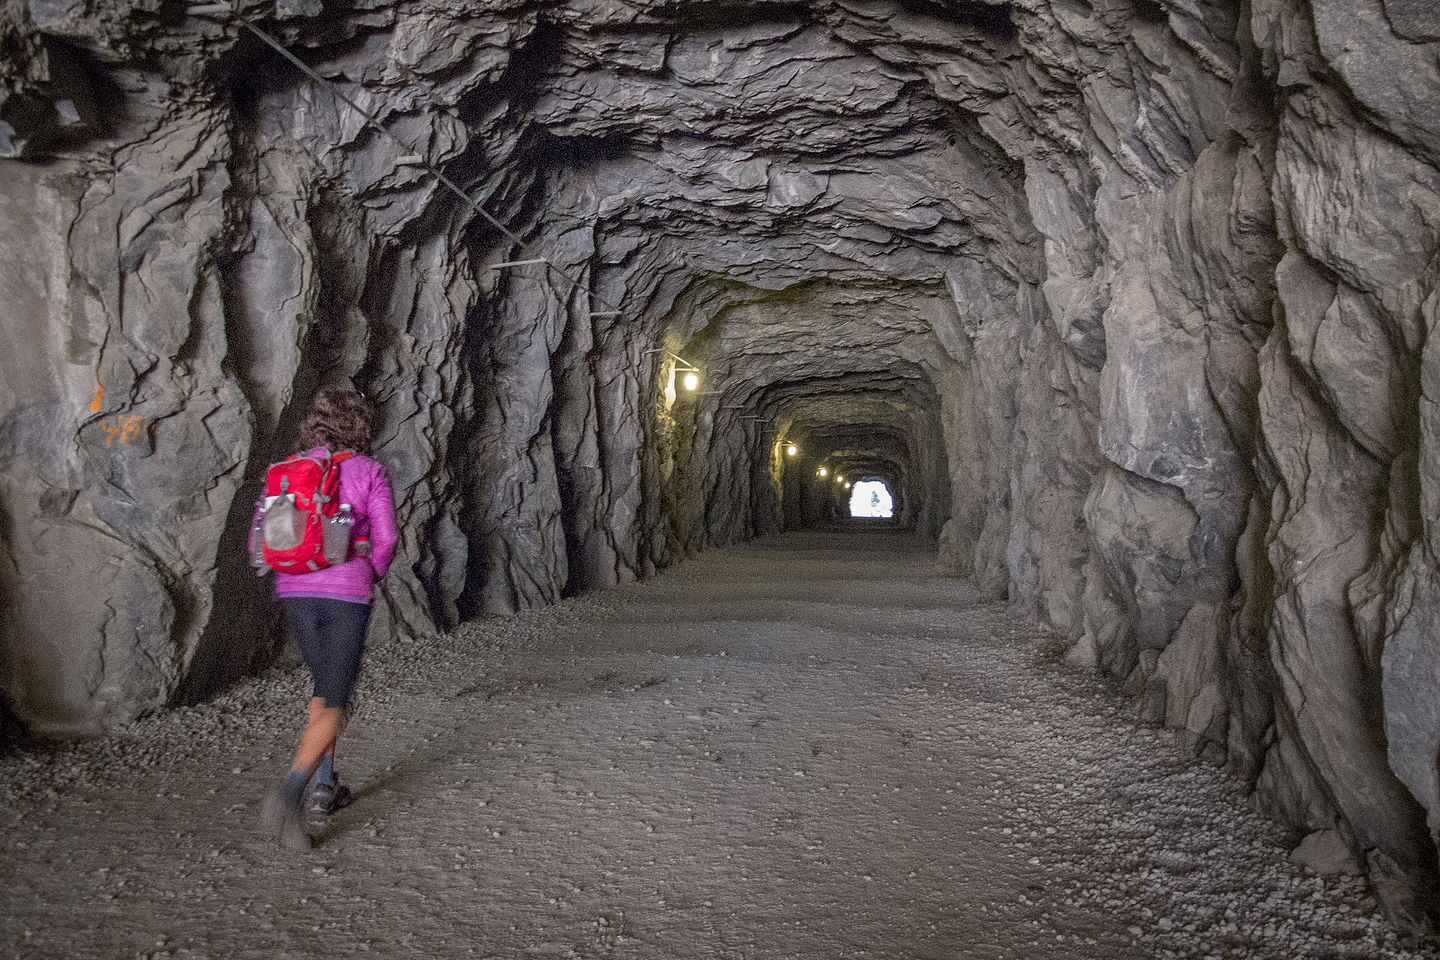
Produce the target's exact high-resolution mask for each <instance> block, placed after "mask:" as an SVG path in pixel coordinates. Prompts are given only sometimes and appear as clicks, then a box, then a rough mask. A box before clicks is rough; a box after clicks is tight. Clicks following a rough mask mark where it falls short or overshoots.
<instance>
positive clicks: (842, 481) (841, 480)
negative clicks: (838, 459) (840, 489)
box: [835, 473, 845, 483]
mask: <svg viewBox="0 0 1440 960" xmlns="http://www.w3.org/2000/svg"><path fill="white" fill-rule="evenodd" d="M835 482H836V483H844V482H845V478H844V477H842V476H841V475H840V474H838V473H837V474H835Z"/></svg>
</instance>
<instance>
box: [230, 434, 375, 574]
mask: <svg viewBox="0 0 1440 960" xmlns="http://www.w3.org/2000/svg"><path fill="white" fill-rule="evenodd" d="M325 449H326V448H325V447H316V448H315V449H313V450H307V451H305V453H306V455H307V456H313V455H315V454H319V453H324V452H325ZM340 502H341V503H348V504H350V506H351V509H352V510H353V511H354V513H355V536H356V538H357V539H358V538H360V537H369V538H370V555H369V556H368V557H353V558H351V559H350V560H347V561H345V562H344V563H340V564H336V565H335V566H333V567H326V568H325V569H324V570H316V571H315V572H314V573H298V574H292V573H277V574H275V593H276V594H277V595H279V596H280V597H282V598H283V597H326V598H331V599H336V600H351V601H359V602H361V603H369V602H370V600H371V599H372V597H373V595H374V587H375V583H376V582H377V581H379V580H380V579H381V578H382V577H384V576H385V573H386V572H387V571H388V570H389V569H390V562H391V561H392V560H394V559H395V548H396V547H397V546H398V545H399V534H398V533H397V532H396V530H395V504H394V501H393V500H392V499H391V494H390V481H388V480H387V479H385V468H384V467H382V466H380V464H378V463H376V462H375V461H374V460H371V459H370V458H369V457H364V456H358V455H357V456H355V457H352V458H351V459H349V460H346V461H344V462H343V463H341V464H340ZM259 520H260V506H259V504H257V505H256V507H255V518H254V520H253V521H252V522H251V524H250V526H251V527H252V528H254V526H255V524H256V523H258V522H259Z"/></svg>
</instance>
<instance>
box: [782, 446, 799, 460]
mask: <svg viewBox="0 0 1440 960" xmlns="http://www.w3.org/2000/svg"><path fill="white" fill-rule="evenodd" d="M799 452H800V448H799V447H797V446H795V444H793V443H792V444H790V446H788V447H786V448H785V455H786V456H787V457H793V456H795V454H797V453H799Z"/></svg>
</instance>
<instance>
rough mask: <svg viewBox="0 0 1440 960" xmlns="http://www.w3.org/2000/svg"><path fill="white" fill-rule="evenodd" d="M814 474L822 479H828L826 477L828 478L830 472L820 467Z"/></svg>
mask: <svg viewBox="0 0 1440 960" xmlns="http://www.w3.org/2000/svg"><path fill="white" fill-rule="evenodd" d="M815 472H816V473H818V474H819V475H820V476H822V477H828V476H830V471H829V470H826V469H825V468H824V467H821V468H820V469H819V470H817V471H815Z"/></svg>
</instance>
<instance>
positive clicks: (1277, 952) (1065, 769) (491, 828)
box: [0, 531, 1440, 960]
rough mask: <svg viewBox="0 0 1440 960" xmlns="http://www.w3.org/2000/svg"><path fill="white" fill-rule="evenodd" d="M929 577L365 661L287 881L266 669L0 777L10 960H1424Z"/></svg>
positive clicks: (523, 619)
mask: <svg viewBox="0 0 1440 960" xmlns="http://www.w3.org/2000/svg"><path fill="white" fill-rule="evenodd" d="M930 555H931V551H930V549H928V548H925V547H922V545H920V544H917V543H915V542H913V541H911V540H910V539H908V538H905V537H901V536H898V535H895V534H890V533H884V532H877V531H868V532H862V533H856V534H843V533H831V534H806V535H790V536H786V537H782V538H775V539H770V540H766V541H761V542H759V543H756V544H753V545H751V546H748V547H744V548H738V549H733V550H726V551H715V552H712V553H708V554H706V555H704V556H702V557H700V558H698V559H696V560H693V561H691V562H688V563H686V564H684V565H683V566H682V567H680V568H678V569H676V570H674V571H672V572H670V573H668V574H666V575H665V576H662V577H660V578H658V579H656V580H654V581H652V582H650V583H647V584H640V585H636V586H631V587H626V588H624V589H620V590H614V591H609V592H606V593H603V594H599V595H595V596H592V597H587V598H583V599H580V600H574V601H569V602H566V603H563V604H560V605H558V606H555V607H551V608H548V609H545V610H540V611H536V612H534V613H530V614H526V615H522V616H518V617H511V618H506V619H498V620H490V621H485V622H482V623H477V624H471V625H469V626H467V627H465V628H463V629H461V630H460V631H458V632H457V633H455V634H453V635H450V636H447V637H444V638H441V639H439V640H436V639H434V638H428V639H416V640H409V641H402V642H398V643H395V644H392V645H390V646H388V647H386V648H384V649H383V650H379V651H376V652H375V653H374V654H373V655H372V657H371V659H370V662H369V663H368V665H367V673H366V677H365V679H364V681H362V688H363V689H362V698H363V703H362V706H361V708H360V710H359V711H358V714H357V716H356V718H355V722H354V724H353V725H352V728H351V732H350V734H349V735H348V736H347V739H346V741H345V742H344V743H343V744H342V752H341V757H340V762H339V768H340V771H341V774H342V776H343V777H344V778H345V779H347V780H348V781H350V782H351V783H352V784H353V785H355V787H356V788H357V790H358V793H359V799H358V800H357V802H356V803H355V804H354V806H352V807H350V808H348V809H346V810H344V811H341V812H340V813H339V814H337V815H336V816H334V817H333V818H331V821H330V823H329V825H328V829H327V831H326V833H325V834H324V835H323V837H322V838H321V842H320V845H319V846H318V847H317V848H316V849H315V850H314V851H313V852H311V853H309V854H305V855H301V856H294V855H286V854H284V853H282V852H281V851H279V850H278V849H277V848H275V847H274V846H272V845H271V843H269V842H268V841H266V840H264V839H263V838H261V837H259V836H258V835H257V834H256V830H255V820H256V813H257V809H258V803H259V797H260V796H261V795H262V793H263V792H264V790H265V788H266V787H267V786H268V784H269V783H270V781H271V779H272V778H273V777H275V776H276V775H277V774H278V773H279V771H280V770H281V769H282V768H283V765H284V763H285V762H286V759H287V757H288V751H289V750H290V748H291V746H292V741H293V738H294V736H295V734H296V732H297V728H298V723H299V720H300V717H301V708H302V707H303V703H304V700H305V698H306V697H307V696H308V690H307V689H306V687H305V683H304V678H303V676H302V675H301V672H300V671H294V670H291V671H274V672H271V673H270V674H267V675H266V676H264V677H261V678H259V679H256V680H254V681H251V682H248V683H246V684H243V685H242V686H240V687H239V688H237V689H235V690H233V691H231V692H230V693H228V694H227V695H225V696H224V697H222V698H221V699H219V700H217V701H216V702H214V703H210V704H206V705H203V706H200V707H194V708H189V709H186V710H180V711H175V712H173V713H169V714H166V715H164V716H160V717H157V718H153V719H150V720H146V721H142V722H138V723H136V724H134V725H133V726H132V727H131V728H129V729H127V730H126V731H123V732H121V733H119V734H117V735H116V736H113V737H110V738H108V739H105V740H103V741H96V742H92V743H87V744H83V745H80V746H77V747H74V748H71V749H68V750H66V751H63V752H60V753H58V754H54V753H47V754H39V753H26V754H20V755H14V754H12V755H10V756H8V757H5V758H3V759H0V800H3V802H4V812H3V814H0V823H3V856H0V957H5V958H9V957H65V958H87V957H105V958H110V957H123V958H129V957H172V956H173V957H213V958H250V957H254V958H262V957H263V958H274V957H312V956H313V957H327V958H333V957H349V956H354V955H356V954H363V953H367V952H368V953H369V954H371V955H374V956H381V957H452V956H454V957H471V956H474V957H495V958H500V957H504V958H513V957H587V958H588V957H606V956H614V957H635V958H667V960H673V958H683V960H701V958H712V957H714V958H736V960H738V958H742V957H748V958H769V957H776V958H778V957H804V958H817V960H818V958H826V960H830V958H840V957H881V958H916V960H924V958H1027V960H1046V958H1074V960H1090V958H1104V960H1129V958H1151V957H1245V958H1270V957H1274V958H1285V960H1292V958H1316V960H1320V958H1342V957H1353V958H1367V960H1370V958H1421V957H1425V958H1436V957H1440V952H1436V951H1433V950H1431V951H1426V950H1424V949H1418V948H1412V949H1406V948H1404V947H1403V946H1402V945H1401V944H1400V943H1399V942H1398V941H1397V940H1395V938H1394V937H1393V935H1391V934H1389V933H1388V932H1387V930H1386V926H1385V924H1384V922H1383V921H1382V920H1381V919H1380V918H1379V917H1378V916H1377V914H1376V913H1375V904H1374V901H1373V900H1372V899H1371V898H1370V897H1369V896H1368V895H1367V893H1366V891H1365V888H1364V886H1363V884H1362V883H1361V882H1359V881H1356V880H1349V879H1344V878H1340V879H1335V878H1321V877H1317V876H1314V875H1312V874H1308V873H1306V872H1305V871H1303V870H1301V869H1300V868H1298V867H1294V866H1292V865H1291V864H1290V863H1289V862H1288V861H1287V860H1286V859H1285V856H1284V848H1283V847H1282V845H1281V843H1282V840H1283V837H1282V835H1281V834H1280V832H1279V831H1278V829H1277V828H1276V827H1274V826H1273V825H1272V824H1269V823H1268V822H1267V821H1265V820H1264V819H1262V818H1260V817H1257V816H1256V815H1254V814H1251V813H1250V812H1249V810H1248V808H1247V806H1246V804H1245V800H1244V798H1243V797H1242V796H1240V794H1239V792H1238V790H1237V788H1236V786H1235V784H1234V783H1233V782H1231V781H1230V780H1228V779H1227V778H1226V777H1225V776H1224V775H1223V774H1222V773H1220V772H1218V771H1215V770H1212V769H1210V768H1207V767H1204V766H1198V765H1194V764H1191V763H1189V762H1187V761H1186V760H1185V759H1184V758H1183V757H1182V755H1181V751H1180V750H1179V749H1178V748H1177V747H1176V746H1175V744H1174V742H1173V740H1172V737H1171V735H1170V734H1168V733H1166V732H1164V731H1154V730H1148V729H1143V728H1138V727H1136V726H1135V724H1134V723H1133V722H1132V721H1131V720H1130V719H1129V716H1130V714H1129V711H1128V710H1127V708H1126V706H1125V704H1124V702H1123V701H1121V700H1119V699H1118V698H1117V697H1116V696H1115V695H1114V694H1112V693H1111V692H1110V691H1109V690H1108V689H1107V688H1106V687H1105V686H1104V685H1103V684H1101V682H1100V681H1098V680H1097V679H1095V678H1093V677H1088V676H1081V675H1077V674H1074V673H1072V672H1069V671H1067V670H1066V669H1065V668H1063V667H1062V666H1060V665H1059V664H1058V662H1057V661H1056V660H1055V658H1054V657H1053V656H1051V655H1050V654H1049V653H1047V651H1048V650H1051V649H1052V648H1053V643H1052V641H1051V640H1050V639H1049V638H1047V637H1046V636H1045V635H1044V634H1043V633H1040V632H1039V631H1037V630H1036V629H1034V628H1033V627H1031V626H1029V625H1027V624H1026V623H1025V622H1023V621H1021V620H1019V619H1017V618H1015V617H1013V616H1011V615H1010V614H1009V613H1008V612H1007V610H1006V609H1005V608H1004V607H1003V606H997V605H990V604H983V603H980V602H978V601H977V600H976V598H975V596H974V594H973V592H972V590H971V588H970V587H969V586H968V585H967V584H965V583H964V582H959V581H955V580H948V579H943V578H940V577H937V576H935V575H934V574H933V572H932V570H931V564H930Z"/></svg>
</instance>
